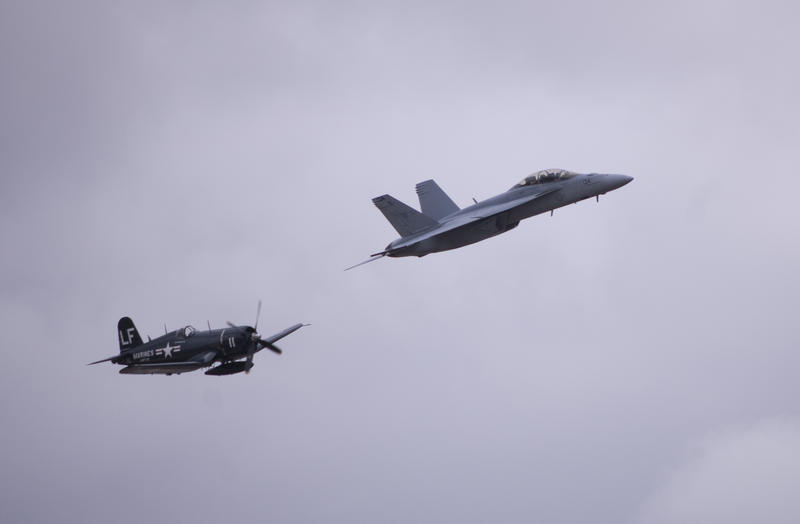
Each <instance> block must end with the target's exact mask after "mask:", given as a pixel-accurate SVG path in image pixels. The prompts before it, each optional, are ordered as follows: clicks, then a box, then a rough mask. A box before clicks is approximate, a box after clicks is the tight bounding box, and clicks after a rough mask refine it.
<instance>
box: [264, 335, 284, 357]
mask: <svg viewBox="0 0 800 524" xmlns="http://www.w3.org/2000/svg"><path fill="white" fill-rule="evenodd" d="M258 343H259V344H261V345H262V346H264V347H265V348H267V349H269V350H270V351H274V352H275V353H277V354H278V355H282V354H283V351H282V350H281V348H279V347H278V346H276V345H275V344H270V343H269V342H267V341H266V340H264V339H261V338H260V339H258Z"/></svg>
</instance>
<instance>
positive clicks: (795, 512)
mask: <svg viewBox="0 0 800 524" xmlns="http://www.w3.org/2000/svg"><path fill="white" fill-rule="evenodd" d="M798 485H800V421H798V420H795V419H788V420H768V421H762V422H760V423H758V424H757V425H755V426H752V427H750V428H747V429H744V430H741V431H737V432H733V433H728V434H724V435H717V436H715V437H712V438H710V439H708V440H706V441H705V442H704V443H702V444H701V445H700V446H699V448H698V449H697V453H696V455H695V456H694V457H693V458H691V459H689V460H688V461H686V463H684V464H683V465H681V466H680V467H679V468H678V469H677V470H675V471H674V472H673V473H672V474H671V475H670V476H669V478H668V479H667V481H666V482H665V483H664V484H663V485H662V486H661V487H660V488H659V489H658V490H657V491H656V492H655V493H654V494H653V495H652V496H651V497H649V499H648V500H647V502H646V504H645V506H644V509H643V512H642V514H641V518H640V519H639V523H640V524H670V523H673V522H674V523H678V522H679V523H681V524H691V523H695V522H697V523H701V522H702V523H708V522H725V523H727V524H735V523H738V522H742V523H744V522H748V523H750V522H771V523H782V522H786V523H789V522H800V498H798V497H797V486H798Z"/></svg>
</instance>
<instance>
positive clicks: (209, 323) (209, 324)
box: [206, 320, 211, 331]
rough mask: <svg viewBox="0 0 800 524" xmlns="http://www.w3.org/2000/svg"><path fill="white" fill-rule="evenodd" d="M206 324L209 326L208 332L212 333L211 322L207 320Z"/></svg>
mask: <svg viewBox="0 0 800 524" xmlns="http://www.w3.org/2000/svg"><path fill="white" fill-rule="evenodd" d="M206 324H208V330H209V331H211V322H209V321H208V320H206Z"/></svg>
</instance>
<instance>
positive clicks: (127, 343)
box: [117, 317, 142, 353]
mask: <svg viewBox="0 0 800 524" xmlns="http://www.w3.org/2000/svg"><path fill="white" fill-rule="evenodd" d="M117 333H118V334H119V352H120V353H122V352H123V351H125V350H128V349H131V348H135V347H136V346H141V345H142V337H140V336H139V332H138V331H136V326H134V325H133V320H131V319H130V317H122V318H121V319H119V322H117Z"/></svg>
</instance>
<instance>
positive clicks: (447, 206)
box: [417, 180, 459, 220]
mask: <svg viewBox="0 0 800 524" xmlns="http://www.w3.org/2000/svg"><path fill="white" fill-rule="evenodd" d="M417 196H418V197H419V207H420V209H422V212H423V213H424V214H426V215H428V216H429V217H431V218H432V219H434V220H441V219H442V218H444V217H446V216H447V215H452V214H453V213H455V212H456V211H458V209H459V208H458V206H457V205H456V203H455V202H453V201H452V200H451V199H450V197H449V196H447V193H445V192H444V191H442V188H441V187H439V184H437V183H436V182H434V181H433V180H426V181H424V182H420V183H419V184H417Z"/></svg>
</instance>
